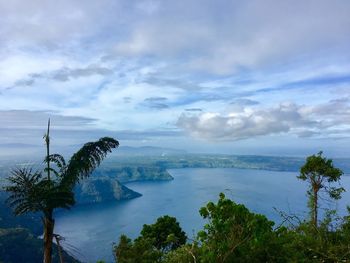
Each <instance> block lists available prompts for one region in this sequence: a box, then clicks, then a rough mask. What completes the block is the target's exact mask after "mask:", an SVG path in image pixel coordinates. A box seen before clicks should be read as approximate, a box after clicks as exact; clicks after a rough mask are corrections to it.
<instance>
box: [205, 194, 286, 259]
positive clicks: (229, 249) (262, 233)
mask: <svg viewBox="0 0 350 263" xmlns="http://www.w3.org/2000/svg"><path fill="white" fill-rule="evenodd" d="M199 212H200V214H201V216H202V217H203V218H205V219H208V220H209V223H208V224H206V225H205V226H204V230H202V231H200V232H199V233H198V238H199V241H200V244H201V250H202V252H201V254H202V255H201V261H200V262H217V263H224V262H278V260H277V259H276V258H275V257H276V255H278V253H277V251H279V250H280V247H279V246H277V245H276V244H274V240H275V234H274V232H273V230H272V226H273V225H274V223H273V222H272V221H269V220H268V219H267V218H266V217H265V216H263V215H259V214H254V213H251V212H250V211H249V210H248V209H247V208H246V207H245V206H244V205H241V204H236V203H235V202H233V201H232V200H230V199H227V198H226V197H225V195H224V194H223V193H221V194H220V199H219V201H218V202H217V204H214V203H213V202H209V203H208V204H207V205H206V206H205V207H202V208H201V209H200V211H199Z"/></svg>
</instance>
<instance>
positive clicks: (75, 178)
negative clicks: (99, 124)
mask: <svg viewBox="0 0 350 263" xmlns="http://www.w3.org/2000/svg"><path fill="white" fill-rule="evenodd" d="M49 128H50V120H49V123H48V130H47V133H46V135H45V136H44V139H45V142H46V146H47V156H46V158H45V160H44V162H45V163H46V168H45V169H44V173H43V172H39V171H33V170H32V169H30V168H19V169H15V170H13V171H12V174H11V176H10V177H9V178H8V180H9V182H10V184H9V185H8V186H6V187H5V190H6V191H7V192H9V193H10V195H9V198H8V199H7V202H8V204H9V205H10V206H11V207H13V210H14V213H15V214H16V215H21V214H24V213H28V212H42V219H43V225H44V262H45V263H50V262H51V254H52V240H53V237H54V232H53V231H54V225H55V220H54V218H53V212H54V210H55V209H57V208H66V209H69V208H70V207H71V206H73V205H74V203H75V199H74V192H73V188H74V186H75V185H76V184H77V183H78V182H79V180H81V179H83V178H85V177H88V176H89V175H90V174H91V173H92V172H93V170H94V169H95V168H96V167H98V166H99V165H100V163H101V161H102V160H103V158H104V157H105V156H106V155H107V153H109V152H111V151H112V149H113V148H117V147H118V146H119V142H118V141H117V140H115V139H113V138H109V137H104V138H101V139H99V140H98V141H96V142H89V143H86V144H85V145H84V146H83V147H82V148H81V149H80V150H79V151H78V152H76V153H75V154H74V155H73V156H72V157H71V159H70V160H69V161H68V162H66V161H65V159H64V158H63V156H61V155H59V154H50V152H49V149H50V148H49V144H50V139H49V138H50V137H49V131H50V130H49ZM51 164H52V165H51Z"/></svg>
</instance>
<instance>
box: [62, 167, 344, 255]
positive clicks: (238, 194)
mask: <svg viewBox="0 0 350 263" xmlns="http://www.w3.org/2000/svg"><path fill="white" fill-rule="evenodd" d="M169 172H170V174H171V175H172V176H173V177H174V178H175V179H174V180H173V181H168V182H137V183H129V184H127V186H128V187H129V188H131V189H133V190H135V191H137V192H139V193H141V194H143V196H142V197H140V198H136V199H133V200H129V201H121V202H117V203H115V204H112V203H109V204H102V205H94V206H85V207H76V208H74V209H72V210H70V211H67V212H61V213H59V214H58V215H57V219H56V230H55V232H56V233H58V234H60V235H62V236H63V237H65V238H66V240H65V242H64V244H63V246H64V247H65V249H66V250H67V251H69V252H71V253H72V254H74V255H75V256H76V257H77V258H79V259H80V260H82V261H84V262H96V261H97V260H105V261H106V262H113V261H114V260H113V256H112V244H113V242H117V241H118V238H119V236H120V235H121V234H126V235H128V236H129V237H131V238H135V237H136V236H138V234H139V232H140V230H141V229H142V226H143V224H151V223H154V222H155V220H156V219H157V218H158V217H159V216H162V215H171V216H175V217H176V218H177V219H178V221H179V222H180V225H181V227H182V228H183V229H184V230H185V231H186V232H187V234H188V236H189V237H193V235H194V234H193V233H196V232H197V231H198V230H200V229H201V227H202V226H203V224H204V223H205V221H204V220H202V218H201V217H200V216H199V213H198V210H199V208H200V207H202V206H204V205H205V204H206V203H207V202H208V201H216V200H217V199H218V194H219V193H220V192H224V193H225V194H226V196H227V197H229V198H231V199H233V200H234V201H235V202H236V203H242V204H244V205H246V206H247V207H248V208H249V209H251V210H252V211H254V212H257V213H262V214H265V215H266V216H267V217H268V218H269V219H271V220H274V221H275V222H281V218H280V216H279V214H278V213H277V212H276V211H275V209H274V208H277V209H278V210H282V211H284V212H287V213H293V214H297V215H299V216H300V217H303V216H305V215H306V208H305V207H306V196H305V193H306V183H303V182H301V181H299V180H297V179H296V175H297V173H290V172H271V171H263V170H250V169H233V168H232V169H176V170H175V169H174V170H170V171H169ZM342 184H343V186H344V187H345V188H346V189H349V192H348V193H345V194H344V195H343V198H342V200H341V201H340V202H339V203H338V204H337V206H338V208H339V210H340V211H341V213H344V212H345V207H346V205H345V204H346V203H348V204H349V203H350V177H343V182H342ZM334 206H335V204H332V207H333V208H334Z"/></svg>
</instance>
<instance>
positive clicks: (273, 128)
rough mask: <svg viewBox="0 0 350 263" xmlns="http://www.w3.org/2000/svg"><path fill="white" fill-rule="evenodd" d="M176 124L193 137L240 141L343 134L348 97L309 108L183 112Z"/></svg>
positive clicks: (348, 122) (349, 119) (349, 120)
mask: <svg viewBox="0 0 350 263" xmlns="http://www.w3.org/2000/svg"><path fill="white" fill-rule="evenodd" d="M177 126H178V127H179V128H181V129H183V130H185V131H187V132H188V133H190V134H191V135H193V136H194V137H199V138H205V139H209V140H214V141H215V140H218V141H220V140H241V139H247V138H252V137H256V136H267V135H273V134H284V133H289V134H294V135H298V136H300V137H311V136H319V135H320V136H322V135H323V136H326V137H332V136H344V135H346V134H347V131H348V130H349V128H350V103H349V99H343V100H341V103H336V101H330V102H329V103H326V104H322V105H317V106H312V107H307V106H303V105H296V104H293V103H282V104H280V105H279V106H278V107H275V108H244V110H240V111H236V112H229V113H227V114H222V113H212V112H206V113H200V114H188V113H187V114H182V115H181V116H180V117H179V119H178V121H177Z"/></svg>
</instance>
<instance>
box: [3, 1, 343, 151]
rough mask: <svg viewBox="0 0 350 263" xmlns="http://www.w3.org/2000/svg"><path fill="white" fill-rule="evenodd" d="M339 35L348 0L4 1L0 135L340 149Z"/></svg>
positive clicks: (195, 147)
mask: <svg viewBox="0 0 350 263" xmlns="http://www.w3.org/2000/svg"><path fill="white" fill-rule="evenodd" d="M349 46H350V1H348V0H328V1H327V0H315V1H312V0H306V1H295V0H290V1H288V0H284V1H278V0H274V1H269V0H265V1H260V0H250V1H247V0H229V1H228V0H227V1H225V0H216V1H212V0H197V1H191V0H190V1H189V0H186V1H173V0H172V1H167V0H162V1H160V0H159V1H156V0H154V1H151V0H149V1H142V0H139V1H131V0H98V1H97V0H95V1H92V0H88V1H86V0H74V1H72V0H61V1H50V0H49V1H48V0H31V1H25V0H11V1H5V0H0V123H1V126H0V127H1V128H0V137H1V138H0V144H1V145H2V146H3V147H5V146H6V147H10V146H11V145H20V146H23V145H25V144H26V145H42V135H43V133H44V132H45V125H46V121H47V118H48V117H51V119H52V130H53V131H52V132H53V139H52V140H53V143H57V144H58V145H76V144H79V143H82V142H83V141H84V140H90V139H94V138H98V137H100V136H104V135H108V136H114V137H116V138H117V139H119V140H120V142H121V145H130V146H143V145H153V146H166V147H175V148H184V149H186V150H188V151H192V152H222V153H232V154H278V155H305V154H309V153H314V152H317V151H319V150H324V151H325V152H327V153H329V154H330V155H333V156H349V155H350V147H349V146H350V139H349V138H350V136H349V134H350V133H349V132H350V52H349ZM3 149H4V148H3Z"/></svg>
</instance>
